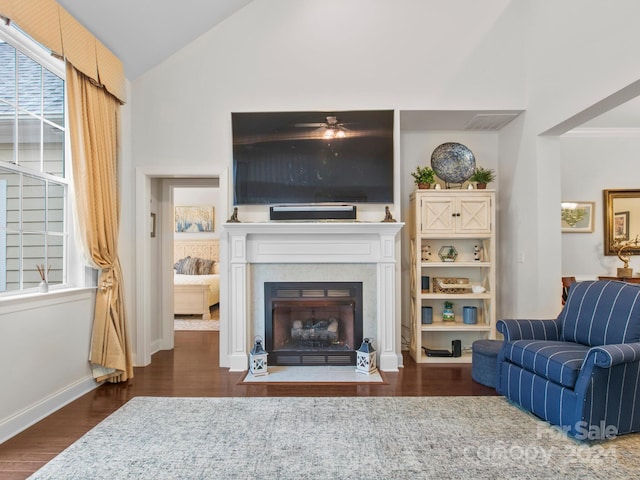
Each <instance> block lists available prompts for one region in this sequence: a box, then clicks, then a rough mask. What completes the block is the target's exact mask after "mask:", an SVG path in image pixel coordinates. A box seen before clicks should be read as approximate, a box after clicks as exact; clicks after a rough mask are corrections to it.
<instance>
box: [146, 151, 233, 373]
mask: <svg viewBox="0 0 640 480" xmlns="http://www.w3.org/2000/svg"><path fill="white" fill-rule="evenodd" d="M178 164H179V162H176V165H178ZM152 178H160V179H176V182H175V185H177V184H179V183H180V180H184V181H185V182H186V181H187V179H197V178H203V179H204V178H218V179H219V188H220V189H223V190H222V193H221V195H220V205H219V211H220V212H221V214H222V215H223V216H224V215H225V212H226V216H228V215H230V213H229V207H228V202H227V199H228V198H229V196H228V185H229V183H228V182H229V180H228V171H227V169H222V170H210V169H209V166H208V165H203V166H199V167H197V168H194V166H190V167H189V170H188V171H185V169H184V167H180V166H177V167H176V166H147V167H137V168H136V169H135V225H136V227H135V228H136V230H135V255H136V266H135V267H136V269H135V293H134V294H135V298H136V306H135V312H136V315H135V318H136V323H135V327H134V330H135V347H136V350H135V358H134V364H135V365H136V366H144V365H149V364H150V363H151V355H152V354H153V353H154V351H156V350H154V349H157V348H164V347H168V348H173V338H171V340H169V339H168V338H167V335H171V336H172V335H173V326H172V325H170V324H169V325H167V322H169V320H167V319H169V318H173V310H172V309H171V308H170V313H171V315H169V313H167V312H165V311H164V309H165V308H167V305H169V306H171V305H170V304H171V303H172V302H163V303H162V309H163V311H162V312H161V316H162V319H163V326H162V328H161V338H159V339H155V340H154V339H152V338H151V313H150V312H151V291H150V288H151V287H150V283H151V282H150V278H149V270H150V265H151V248H150V241H149V236H148V225H149V222H148V221H147V220H148V218H149V215H150V213H151V210H150V200H151V179H152ZM162 223H163V225H164V228H165V229H166V228H170V227H169V226H170V225H171V222H162ZM165 237H166V230H165V231H163V232H160V238H165ZM170 251H171V249H167V248H161V249H160V252H161V253H160V255H162V258H163V262H164V263H167V264H168V265H172V264H173V254H171V255H169V254H168V253H167V252H170ZM167 258H168V260H167ZM164 277H166V275H163V281H162V296H163V297H167V296H172V295H173V293H172V291H173V283H172V282H168V281H166V280H165V278H164ZM221 283H222V282H221ZM220 310H221V311H220V319H221V320H222V319H223V311H225V310H224V297H222V295H221V300H220ZM224 323H225V322H223V321H221V322H220V358H221V359H226V357H227V343H226V326H225V325H224ZM223 363H224V361H223Z"/></svg>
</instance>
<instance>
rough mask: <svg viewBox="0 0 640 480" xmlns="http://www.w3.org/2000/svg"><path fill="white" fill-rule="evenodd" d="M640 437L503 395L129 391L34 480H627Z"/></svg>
mask: <svg viewBox="0 0 640 480" xmlns="http://www.w3.org/2000/svg"><path fill="white" fill-rule="evenodd" d="M639 449H640V434H631V435H624V436H622V437H619V438H617V439H614V440H611V441H606V442H604V443H595V444H591V445H588V444H587V445H583V444H580V443H578V442H577V441H575V440H572V439H570V438H567V437H566V436H565V435H564V434H562V433H561V432H559V431H558V430H557V429H554V428H552V427H550V426H549V425H548V424H547V423H546V422H543V421H541V420H539V419H537V418H535V417H534V416H532V415H530V414H529V413H527V412H524V411H522V410H520V409H519V408H517V407H515V406H514V405H512V404H510V403H509V402H508V401H507V400H505V399H504V398H503V397H495V396H492V397H233V398H160V397H135V398H133V399H132V400H130V401H129V402H128V403H127V404H125V405H124V406H123V407H122V408H120V409H119V410H117V411H116V412H115V413H113V414H112V415H111V416H109V417H108V418H106V419H105V420H104V421H102V422H101V423H100V424H98V425H97V426H96V427H94V428H93V429H92V430H90V431H89V432H88V433H87V434H86V435H84V436H83V437H82V438H80V439H79V440H78V441H76V442H75V443H74V444H73V445H71V446H70V447H69V448H67V449H66V450H65V451H64V452H62V453H61V454H60V455H58V456H57V457H55V458H54V459H53V460H52V461H51V462H49V463H48V464H46V465H45V466H44V467H42V468H41V469H40V470H38V471H37V472H36V473H34V474H33V475H32V477H30V478H31V479H33V480H35V479H38V480H41V479H56V480H61V479H64V480H76V479H82V480H86V479H92V480H101V479H109V480H113V479H118V480H126V479H153V480H164V479H172V480H175V479H216V478H220V479H225V480H233V479H247V478H268V479H279V480H293V479H295V480H299V479H305V480H314V479H322V480H326V479H357V478H375V479H385V480H395V479H402V480H406V479H441V478H442V479H445V478H446V479H467V478H469V479H477V480H481V479H496V478H514V479H556V478H588V479H590V480H591V479H607V480H611V479H623V478H624V479H628V478H637V474H638V471H640V457H639V456H638V450H639Z"/></svg>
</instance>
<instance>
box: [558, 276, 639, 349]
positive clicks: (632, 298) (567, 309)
mask: <svg viewBox="0 0 640 480" xmlns="http://www.w3.org/2000/svg"><path fill="white" fill-rule="evenodd" d="M559 318H560V320H561V322H562V338H563V339H564V340H566V341H567V342H575V343H581V344H583V345H589V346H597V345H608V344H615V343H632V342H639V341H640V288H639V286H638V285H635V284H629V283H622V282H617V281H597V282H578V283H574V284H572V285H571V288H570V289H569V296H568V298H567V302H566V304H565V306H564V309H563V310H562V313H561V314H560V317H559Z"/></svg>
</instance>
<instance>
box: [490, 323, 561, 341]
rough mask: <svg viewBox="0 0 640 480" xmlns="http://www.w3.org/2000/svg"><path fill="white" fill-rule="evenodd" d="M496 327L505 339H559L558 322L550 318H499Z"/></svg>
mask: <svg viewBox="0 0 640 480" xmlns="http://www.w3.org/2000/svg"><path fill="white" fill-rule="evenodd" d="M496 328H497V329H498V331H499V332H500V333H502V334H503V335H504V338H505V340H506V341H508V342H511V341H513V340H537V339H540V340H552V341H557V340H560V322H559V321H558V320H557V319H552V320H499V321H498V324H497V325H496Z"/></svg>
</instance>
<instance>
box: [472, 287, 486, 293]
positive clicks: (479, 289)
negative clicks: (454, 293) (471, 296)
mask: <svg viewBox="0 0 640 480" xmlns="http://www.w3.org/2000/svg"><path fill="white" fill-rule="evenodd" d="M486 290H487V289H486V288H484V287H483V286H482V285H471V291H472V292H473V293H484V292H485V291H486Z"/></svg>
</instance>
